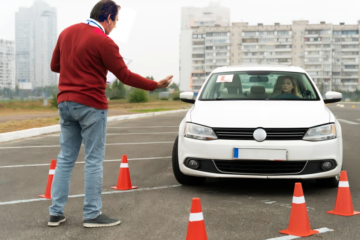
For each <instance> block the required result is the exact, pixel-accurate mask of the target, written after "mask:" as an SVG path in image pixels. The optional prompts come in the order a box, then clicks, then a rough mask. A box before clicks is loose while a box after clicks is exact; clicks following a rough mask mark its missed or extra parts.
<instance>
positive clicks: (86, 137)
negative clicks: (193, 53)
mask: <svg viewBox="0 0 360 240" xmlns="http://www.w3.org/2000/svg"><path fill="white" fill-rule="evenodd" d="M119 10H120V6H118V5H116V4H115V3H114V2H113V1H111V0H101V1H100V2H98V3H97V4H96V5H95V6H94V8H93V10H92V11H91V14H90V19H89V20H87V21H86V23H80V24H75V25H73V26H70V27H68V28H67V29H65V30H64V31H63V32H62V33H61V34H60V36H59V39H58V42H57V44H56V47H55V50H54V53H53V56H52V60H51V70H52V71H54V72H57V73H60V79H59V94H58V106H59V114H60V125H61V133H60V146H61V151H60V153H59V155H58V159H57V166H56V171H55V176H54V180H53V184H52V189H51V196H52V205H51V206H50V207H49V211H50V220H49V222H48V226H59V225H60V223H62V222H65V221H66V218H65V216H64V206H65V204H66V202H67V200H68V195H69V183H70V176H71V171H72V169H73V167H74V164H75V161H76V159H77V157H78V154H79V150H80V147H81V143H82V141H83V143H84V147H85V198H84V208H83V210H84V223H83V226H84V227H108V226H115V225H118V224H120V221H119V220H118V219H111V218H109V217H107V216H106V215H104V214H102V213H101V212H100V209H101V206H102V205H101V190H102V179H103V167H102V162H103V160H104V155H105V139H106V122H107V112H108V110H107V109H108V102H107V98H106V96H105V89H106V75H107V70H109V71H111V72H112V73H113V74H114V75H115V76H116V77H117V78H118V79H119V80H120V81H121V82H123V83H124V84H127V85H129V86H132V87H135V88H141V89H144V90H149V91H153V90H155V89H156V88H164V87H167V86H168V85H169V84H170V82H171V79H172V76H168V77H166V78H165V79H163V80H161V81H159V82H155V81H152V80H148V79H146V78H143V77H141V76H139V75H138V74H135V73H132V72H130V71H129V70H128V68H127V66H126V65H125V63H124V61H123V59H122V57H121V55H120V54H119V48H118V46H117V45H116V44H115V43H114V41H113V40H111V38H109V37H108V36H107V35H109V34H110V33H111V31H112V30H113V29H114V28H115V27H116V22H117V21H118V12H119Z"/></svg>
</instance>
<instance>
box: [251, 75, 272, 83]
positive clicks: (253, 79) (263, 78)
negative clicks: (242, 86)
mask: <svg viewBox="0 0 360 240" xmlns="http://www.w3.org/2000/svg"><path fill="white" fill-rule="evenodd" d="M268 81H269V78H268V77H267V76H257V77H250V78H249V82H268Z"/></svg>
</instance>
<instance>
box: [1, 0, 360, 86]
mask: <svg viewBox="0 0 360 240" xmlns="http://www.w3.org/2000/svg"><path fill="white" fill-rule="evenodd" d="M44 1H45V2H47V3H48V4H49V5H50V6H51V7H56V8H57V14H58V15H57V17H58V26H57V30H58V34H60V33H61V31H62V30H64V29H65V28H66V27H68V26H71V25H73V24H76V23H79V22H84V21H85V20H86V19H87V18H88V17H89V15H90V11H91V9H92V8H93V6H94V5H95V4H96V3H97V0H44ZM33 2H34V0H11V1H7V0H1V8H0V16H1V21H0V39H7V40H15V12H17V11H18V10H19V7H30V6H31V5H32V4H33ZM115 2H116V3H117V4H118V5H120V6H121V7H122V9H121V10H120V13H119V14H120V15H119V22H118V26H117V28H116V29H114V31H113V32H112V33H111V34H110V37H111V38H113V39H114V41H115V42H116V43H117V44H118V45H119V47H120V53H121V55H122V56H123V57H125V58H128V59H131V60H132V62H131V64H130V65H129V69H130V70H131V71H133V72H136V73H138V74H140V75H142V76H154V78H155V80H156V81H159V80H161V79H163V78H165V77H166V76H168V75H174V78H173V81H174V82H175V83H178V82H179V35H180V13H181V8H182V7H189V6H193V7H206V6H208V5H209V2H210V1H209V0H115ZM213 2H220V3H221V6H223V7H228V8H230V9H231V22H248V23H249V24H250V25H257V23H263V24H271V25H272V24H274V23H275V22H279V23H281V24H282V25H283V24H291V23H292V21H293V20H302V19H303V20H309V21H310V24H311V23H313V24H316V23H320V21H325V22H327V23H333V24H339V23H340V22H345V24H357V22H358V21H359V20H360V11H359V9H360V1H358V0H341V1H340V0H327V1H323V0H301V1H296V0H293V1H289V0H253V1H239V0H238V1H236V0H221V1H220V0H217V1H216V0H215V1H214V0H213Z"/></svg>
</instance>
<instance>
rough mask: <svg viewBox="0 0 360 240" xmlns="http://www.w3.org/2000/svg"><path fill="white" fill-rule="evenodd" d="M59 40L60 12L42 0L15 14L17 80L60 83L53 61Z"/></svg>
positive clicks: (42, 83) (39, 83) (47, 83)
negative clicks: (58, 21) (58, 15)
mask: <svg viewBox="0 0 360 240" xmlns="http://www.w3.org/2000/svg"><path fill="white" fill-rule="evenodd" d="M56 40H57V12H56V8H53V7H50V6H49V5H48V4H47V3H45V2H44V1H42V0H35V2H34V4H33V6H32V7H30V8H20V9H19V11H18V12H17V13H16V14H15V43H16V44H15V45H16V81H17V84H18V83H19V82H30V83H32V86H33V87H43V86H49V85H56V84H57V74H56V73H53V72H51V70H50V61H51V57H52V53H53V51H54V48H55V45H56Z"/></svg>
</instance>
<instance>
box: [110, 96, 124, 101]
mask: <svg viewBox="0 0 360 240" xmlns="http://www.w3.org/2000/svg"><path fill="white" fill-rule="evenodd" d="M118 99H125V98H124V97H121V96H115V97H111V98H110V100H118Z"/></svg>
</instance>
